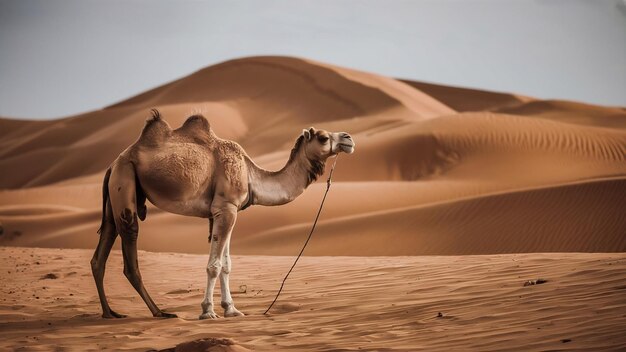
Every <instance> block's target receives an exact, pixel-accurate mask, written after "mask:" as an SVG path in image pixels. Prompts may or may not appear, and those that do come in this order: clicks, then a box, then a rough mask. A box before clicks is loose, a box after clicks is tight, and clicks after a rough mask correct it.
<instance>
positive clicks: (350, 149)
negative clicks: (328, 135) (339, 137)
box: [337, 143, 354, 154]
mask: <svg viewBox="0 0 626 352" xmlns="http://www.w3.org/2000/svg"><path fill="white" fill-rule="evenodd" d="M337 146H338V147H339V149H341V151H342V152H344V153H346V154H352V153H354V145H349V144H344V143H339V144H337Z"/></svg>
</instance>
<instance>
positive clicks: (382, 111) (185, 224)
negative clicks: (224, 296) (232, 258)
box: [0, 57, 626, 255]
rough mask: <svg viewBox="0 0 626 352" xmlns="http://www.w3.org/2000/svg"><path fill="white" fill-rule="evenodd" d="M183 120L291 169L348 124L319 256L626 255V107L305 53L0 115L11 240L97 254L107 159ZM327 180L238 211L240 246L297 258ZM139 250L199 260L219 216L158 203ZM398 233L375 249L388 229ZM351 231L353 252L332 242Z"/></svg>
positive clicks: (0, 179) (7, 241) (0, 209)
mask: <svg viewBox="0 0 626 352" xmlns="http://www.w3.org/2000/svg"><path fill="white" fill-rule="evenodd" d="M153 107H157V108H159V109H160V111H161V112H162V113H163V115H164V116H165V119H166V120H167V121H168V123H170V125H172V126H173V127H177V126H179V125H180V124H182V122H183V121H184V119H185V118H186V117H187V116H188V115H190V114H191V113H194V112H201V113H203V114H204V115H205V116H206V117H207V118H208V119H209V120H210V122H211V126H212V128H213V129H214V130H215V131H216V133H217V134H218V135H220V136H222V137H224V138H229V139H233V140H236V141H237V142H239V143H240V144H241V145H242V146H243V147H244V148H245V149H246V151H247V152H248V153H249V154H250V155H251V156H252V157H253V158H254V159H255V161H257V162H258V163H259V164H260V165H261V166H264V167H267V168H270V169H279V168H280V167H282V166H283V164H284V163H285V162H286V160H287V158H288V155H289V150H290V149H291V147H292V145H293V142H294V140H295V138H296V137H297V135H298V134H299V133H300V131H301V130H302V128H306V127H309V126H315V127H318V128H324V129H328V130H333V131H349V132H350V133H351V134H352V135H353V137H354V138H355V140H356V141H357V151H356V153H354V154H353V155H349V156H347V155H342V156H341V157H340V160H339V163H338V166H337V170H336V174H335V180H334V183H333V188H332V190H331V193H330V195H329V200H328V203H327V205H326V209H325V211H324V213H323V216H322V222H321V225H320V229H319V231H320V232H319V234H318V235H316V238H315V241H314V242H313V243H312V246H311V248H310V249H308V250H307V254H310V255H330V254H332V255H372V254H377V255H381V254H384V255H417V254H448V255H454V254H456V255H458V254H482V253H511V252H533V251H539V252H545V251H603V252H613V251H623V250H624V247H625V244H624V240H623V238H624V236H623V233H624V230H625V229H626V221H625V220H623V219H622V218H623V217H622V216H621V215H620V214H621V213H620V211H621V209H623V208H624V207H625V206H626V198H625V197H623V190H624V189H625V187H624V183H623V179H624V178H625V177H626V163H624V161H625V159H626V131H624V129H623V127H624V126H625V124H624V121H626V112H625V110H624V109H623V108H616V107H601V106H591V105H588V104H581V103H575V102H562V101H542V100H538V99H533V98H528V97H522V96H517V95H514V94H506V93H496V92H485V91H479V90H473V89H465V88H453V87H445V86H440V85H434V84H429V83H420V82H411V81H402V80H396V79H392V78H388V77H382V76H379V75H375V74H371V73H366V72H360V71H355V70H351V69H347V68H341V67H336V66H332V65H329V64H325V63H319V62H315V61H311V60H306V59H297V58H287V57H253V58H243V59H238V60H232V61H228V62H224V63H222V64H218V65H215V66H211V67H208V68H206V69H203V70H200V71H198V72H196V73H194V74H192V75H190V76H187V77H184V78H181V79H179V80H177V81H175V82H172V83H169V84H166V85H163V86H161V87H158V88H155V89H153V90H151V91H148V92H146V93H143V94H140V95H138V96H136V97H133V98H130V99H128V100H125V101H122V102H120V103H117V104H114V105H112V106H110V107H107V108H105V109H102V110H98V111H94V112H90V113H86V114H82V115H78V116H73V117H68V118H65V119H59V120H54V121H18V120H10V119H0V147H1V148H0V170H3V172H2V173H0V188H2V189H3V190H1V191H0V222H1V223H2V228H3V232H4V235H0V244H2V245H9V246H40V247H78V248H91V247H93V246H95V243H96V241H97V235H96V234H95V229H97V227H98V222H99V219H100V215H99V212H100V206H101V198H100V197H101V182H102V181H101V180H102V177H103V173H104V170H105V169H106V167H107V166H108V165H109V164H110V163H111V162H112V161H113V160H114V159H115V157H116V156H117V155H118V153H119V152H120V151H122V150H123V149H125V148H126V147H127V146H128V145H129V144H131V143H132V142H133V141H134V140H135V139H136V138H137V136H138V134H139V132H140V130H141V128H142V126H143V124H144V120H145V118H146V117H147V116H148V110H149V109H150V108H153ZM323 187H324V179H321V180H320V181H319V182H318V183H317V184H314V185H313V186H311V188H310V189H309V190H308V191H307V192H305V194H304V195H303V196H302V197H300V198H299V199H297V200H296V201H295V202H293V203H291V204H289V205H286V206H283V207H281V208H263V207H252V208H251V209H249V210H246V211H245V212H243V213H241V214H240V216H239V220H238V223H237V227H236V230H235V236H234V239H233V242H234V243H235V245H234V246H233V247H234V248H233V251H234V252H235V253H246V254H290V253H293V252H294V251H295V249H296V247H297V246H298V244H299V243H301V239H302V236H304V235H305V234H306V232H307V231H306V230H307V227H308V226H310V222H311V220H312V218H313V215H314V213H315V210H316V207H317V204H318V202H319V201H320V199H321V195H322V193H323ZM148 214H149V215H148V219H147V221H146V222H144V223H142V226H141V235H140V243H141V248H144V249H148V250H152V251H163V250H165V251H179V252H194V253H202V252H203V251H205V250H206V248H205V246H206V237H207V226H206V220H202V219H193V218H184V217H180V216H176V215H172V214H167V213H164V212H162V211H160V210H158V209H156V208H154V207H152V206H149V211H148ZM377 233H380V234H383V235H380V236H384V237H385V238H388V239H389V241H387V242H386V246H384V247H383V246H380V245H378V244H377V242H379V237H378V236H379V235H376V234H377ZM337 238H342V243H344V244H345V245H343V246H334V245H333V244H334V243H335V242H336V239H337Z"/></svg>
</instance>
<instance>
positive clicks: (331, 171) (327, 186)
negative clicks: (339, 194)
mask: <svg viewBox="0 0 626 352" xmlns="http://www.w3.org/2000/svg"><path fill="white" fill-rule="evenodd" d="M337 159H339V154H337V156H335V161H334V162H333V166H332V167H331V168H330V174H329V175H328V180H326V192H324V198H322V203H321V204H320V208H319V210H318V211H317V215H316V216H315V221H313V227H311V232H309V237H307V239H306V242H304V246H302V249H301V250H300V253H299V254H298V257H297V258H296V260H295V261H294V262H293V265H292V266H291V269H289V271H288V272H287V275H285V278H284V279H283V283H282V284H281V285H280V289H278V293H277V294H276V297H275V298H274V300H273V301H272V304H270V306H269V307H267V310H265V312H264V313H263V315H266V314H267V312H269V311H270V309H272V307H273V306H274V303H276V301H277V300H278V296H280V293H281V292H282V291H283V287H284V286H285V281H287V278H288V277H289V274H291V271H292V270H293V268H295V267H296V264H297V263H298V260H300V257H301V256H302V253H304V249H305V248H306V245H307V244H309V240H311V236H313V231H315V226H317V220H318V219H319V218H320V214H321V213H322V208H323V207H324V202H325V201H326V195H327V194H328V190H330V184H331V180H332V177H333V171H335V165H337Z"/></svg>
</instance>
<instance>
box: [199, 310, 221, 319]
mask: <svg viewBox="0 0 626 352" xmlns="http://www.w3.org/2000/svg"><path fill="white" fill-rule="evenodd" d="M219 317H220V316H219V315H217V314H215V312H206V313H202V314H201V315H200V317H199V318H198V319H200V320H204V319H217V318H219Z"/></svg>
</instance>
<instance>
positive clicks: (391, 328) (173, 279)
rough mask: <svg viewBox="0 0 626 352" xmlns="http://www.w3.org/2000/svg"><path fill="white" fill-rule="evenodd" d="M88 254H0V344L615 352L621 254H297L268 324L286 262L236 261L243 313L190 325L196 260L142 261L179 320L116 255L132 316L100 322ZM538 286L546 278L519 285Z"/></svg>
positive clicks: (625, 320)
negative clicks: (126, 272) (157, 314)
mask: <svg viewBox="0 0 626 352" xmlns="http://www.w3.org/2000/svg"><path fill="white" fill-rule="evenodd" d="M90 258H91V252H90V251H88V250H79V249H37V248H19V247H18V248H10V247H0V264H1V265H0V266H1V267H2V268H3V270H2V272H0V280H2V282H3V285H2V289H1V290H0V297H1V298H0V299H1V302H0V304H1V305H0V326H1V329H0V341H1V342H0V348H16V347H24V348H25V349H26V350H33V349H35V350H36V349H37V348H40V349H41V350H48V349H49V348H50V346H56V347H58V348H59V350H75V351H81V350H98V349H101V348H110V349H117V350H136V351H145V350H147V349H150V348H154V349H164V348H168V347H173V346H175V345H177V344H179V343H182V342H186V341H192V340H197V339H201V338H209V337H212V338H228V339H231V340H232V341H233V342H234V345H232V346H230V347H229V348H234V347H233V346H235V347H241V348H247V349H251V350H256V351H275V350H281V351H303V350H307V351H329V350H335V351H352V350H359V349H363V350H378V351H408V350H411V351H419V350H423V351H433V350H474V351H477V350H480V351H487V350H511V351H516V350H520V349H523V350H527V351H532V350H589V351H602V350H619V349H624V348H626V335H624V328H626V254H623V253H619V254H618V253H613V254H597V253H596V254H585V253H551V254H542V253H535V254H508V255H486V256H427V257H305V258H303V259H302V260H301V262H300V263H299V264H298V266H297V267H296V270H295V271H294V272H293V273H292V276H291V277H290V279H289V280H288V281H287V285H286V286H285V290H284V291H283V295H282V296H281V297H280V299H279V301H278V303H277V304H276V306H275V308H273V309H272V311H271V313H272V314H271V315H270V316H269V317H266V316H263V315H261V313H262V312H263V311H264V309H265V308H266V307H267V305H268V304H269V303H270V302H271V300H272V299H273V295H274V294H275V292H276V290H277V289H278V287H279V285H280V281H281V280H282V276H283V275H284V273H285V272H286V270H287V269H288V268H289V266H290V264H291V261H292V259H293V258H291V257H275V256H274V257H270V256H237V257H234V258H233V262H234V271H233V274H232V275H231V286H232V290H233V292H234V300H235V303H236V304H237V306H238V308H239V309H240V310H242V311H243V312H245V313H246V314H248V315H247V316H246V317H241V318H221V319H218V320H214V321H211V320H203V321H200V320H198V319H197V317H198V315H199V313H200V301H201V300H202V295H203V292H204V286H205V280H206V276H205V275H206V274H205V270H204V267H205V265H206V260H207V256H203V255H190V254H178V253H151V252H141V253H140V266H141V268H142V273H143V277H144V282H145V285H146V287H147V289H148V290H149V292H150V293H151V295H152V297H153V298H154V300H155V301H156V302H157V304H160V305H161V308H163V309H165V310H166V311H170V312H175V313H177V314H178V315H179V318H177V319H157V318H152V316H151V315H150V312H149V310H148V309H147V308H146V306H145V305H144V303H143V301H141V298H140V297H139V296H138V295H137V294H136V293H135V291H134V290H133V289H132V287H131V286H130V284H128V282H127V281H126V279H125V278H124V276H123V274H122V258H121V254H120V253H119V252H118V251H114V252H113V253H112V256H111V258H110V260H109V265H108V271H107V274H106V279H105V285H106V290H107V292H108V295H109V297H110V303H111V306H112V307H113V309H115V310H117V311H118V312H121V313H124V314H128V315H129V317H128V318H125V319H115V320H106V319H101V318H100V306H99V302H98V296H97V292H96V290H95V287H94V285H93V281H92V278H91V272H90V269H89V259H90ZM49 274H53V275H54V276H56V277H57V278H56V279H46V278H44V277H45V276H46V275H49ZM537 279H545V280H547V282H546V283H543V284H540V285H533V286H524V283H525V282H526V281H528V280H537ZM219 312H220V311H219V310H218V314H219ZM439 313H441V315H442V316H441V317H439V316H438V315H439ZM215 350H218V349H215Z"/></svg>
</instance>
